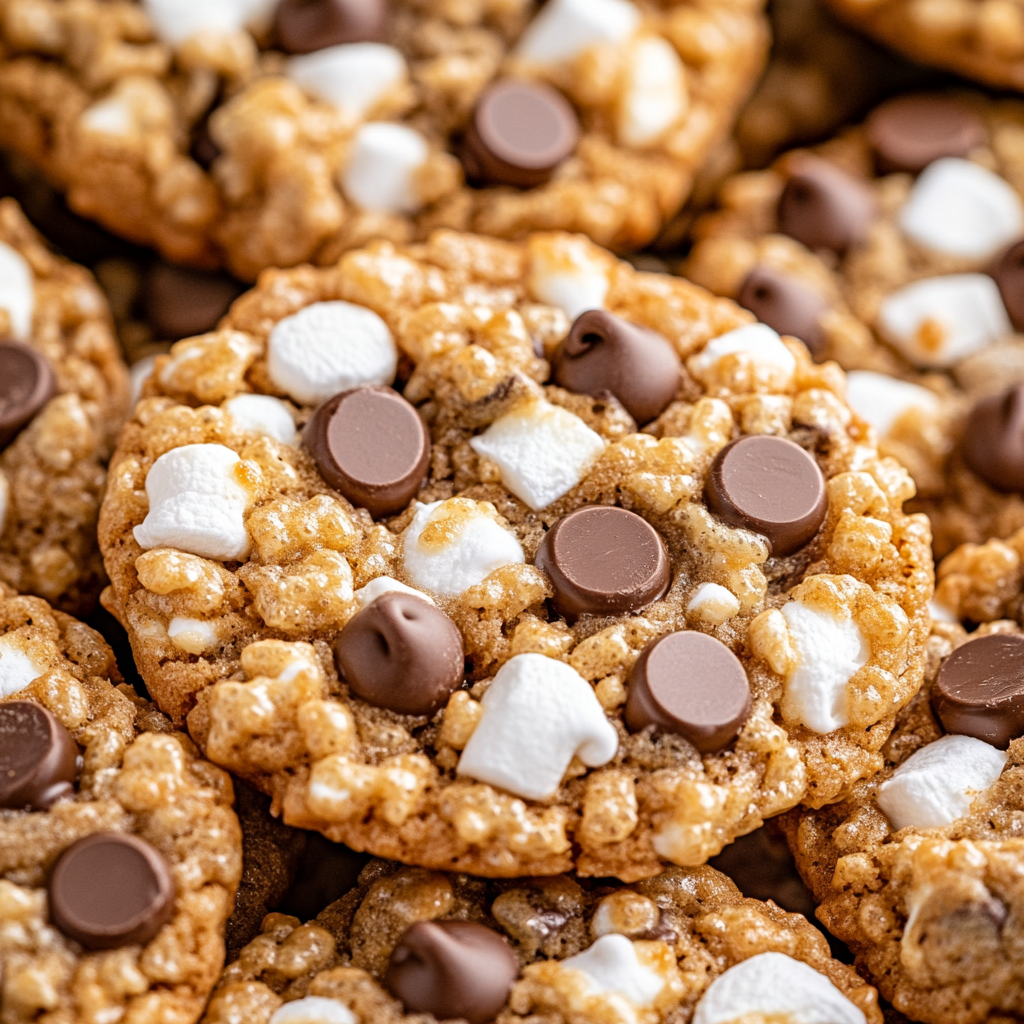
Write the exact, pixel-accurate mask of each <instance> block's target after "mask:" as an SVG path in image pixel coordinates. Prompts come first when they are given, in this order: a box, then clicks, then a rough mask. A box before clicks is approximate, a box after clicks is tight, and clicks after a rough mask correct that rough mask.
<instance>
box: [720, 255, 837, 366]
mask: <svg viewBox="0 0 1024 1024" xmlns="http://www.w3.org/2000/svg"><path fill="white" fill-rule="evenodd" d="M736 301H737V302H738V303H739V304H740V305H741V306H742V307H743V308H744V309H749V310H750V312H751V313H753V314H754V316H756V317H757V319H758V320H760V321H761V323H763V324H767V325H768V326H769V327H770V328H772V330H774V331H778V333H779V334H789V335H792V336H793V337H794V338H799V339H800V340H801V341H802V342H803V343H804V344H805V345H806V346H807V347H808V349H810V352H811V355H812V356H814V358H815V359H817V358H818V357H819V356H821V354H822V352H823V350H824V348H825V333H824V331H822V329H821V323H820V320H821V314H822V313H824V312H825V311H826V310H827V309H828V303H827V302H826V301H825V299H824V298H823V297H822V296H821V295H819V294H818V293H817V292H816V291H813V290H812V289H811V288H808V287H807V286H806V285H805V284H803V283H802V282H800V281H798V280H797V279H796V278H795V277H791V276H790V275H789V274H780V273H779V272H778V271H777V270H772V269H771V268H769V267H754V269H753V270H752V271H751V272H750V273H749V274H747V276H746V279H745V280H744V282H743V286H742V287H741V288H740V294H739V296H738V298H737V299H736Z"/></svg>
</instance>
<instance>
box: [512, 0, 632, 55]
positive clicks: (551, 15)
mask: <svg viewBox="0 0 1024 1024" xmlns="http://www.w3.org/2000/svg"><path fill="white" fill-rule="evenodd" d="M639 24H640V11H639V10H638V9H637V8H636V7H635V6H634V5H633V4H631V3H628V2H627V0H551V2H550V3H548V4H546V5H545V6H544V7H542V8H541V9H540V11H539V13H538V14H537V16H536V17H535V18H534V19H533V21H531V22H530V24H529V25H528V26H527V27H526V31H525V32H524V33H523V34H522V36H521V37H520V39H519V44H518V46H517V47H516V50H515V52H516V56H518V57H520V58H522V59H523V60H525V61H529V62H530V63H531V64H566V63H568V62H570V61H572V60H575V59H576V57H578V56H579V55H580V54H581V53H584V52H585V51H586V50H589V49H590V48H591V47H593V46H600V45H602V44H609V43H611V44H615V43H621V42H623V41H625V40H626V39H628V38H629V37H630V36H631V35H632V34H633V33H634V32H635V31H636V29H637V26H638V25H639Z"/></svg>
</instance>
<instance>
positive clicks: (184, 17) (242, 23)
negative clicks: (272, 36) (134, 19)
mask: <svg viewBox="0 0 1024 1024" xmlns="http://www.w3.org/2000/svg"><path fill="white" fill-rule="evenodd" d="M142 6H143V7H144V8H145V9H146V13H147V14H148V15H149V18H150V21H152V22H153V28H154V29H155V30H156V34H157V35H158V36H159V37H160V38H161V39H162V40H163V41H164V42H165V43H168V44H169V45H171V46H177V45H179V44H180V43H183V42H185V40H186V39H190V38H191V37H192V36H195V35H198V34H199V33H200V32H237V31H238V30H239V29H243V28H246V27H248V26H256V25H259V24H261V23H263V22H264V21H265V20H266V19H267V17H268V16H269V14H270V12H271V11H272V10H273V9H274V7H275V6H276V0H143V3H142Z"/></svg>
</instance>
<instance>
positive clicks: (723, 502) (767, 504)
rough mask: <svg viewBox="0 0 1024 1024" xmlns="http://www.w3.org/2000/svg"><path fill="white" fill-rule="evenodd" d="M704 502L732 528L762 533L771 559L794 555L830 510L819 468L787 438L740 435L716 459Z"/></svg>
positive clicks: (811, 535)
mask: <svg viewBox="0 0 1024 1024" xmlns="http://www.w3.org/2000/svg"><path fill="white" fill-rule="evenodd" d="M705 498H706V499H707V503H708V506H709V507H710V508H711V510H712V511H713V512H715V513H716V514H717V515H718V516H720V517H721V518H722V519H724V520H725V521H726V522H727V523H728V524H729V525H730V526H740V527H743V528H744V529H746V530H753V531H754V532H755V533H760V534H763V535H764V536H765V537H767V538H768V542H769V543H770V544H771V546H772V555H774V556H776V557H779V556H783V555H791V554H793V552H794V551H798V550H799V549H800V548H802V547H803V546H804V545H805V544H806V543H807V542H808V541H809V540H810V539H811V538H812V537H813V536H814V535H815V534H816V533H817V532H818V527H820V526H821V524H822V523H823V522H824V520H825V514H826V513H827V512H828V490H827V488H826V486H825V478H824V476H822V473H821V470H820V469H819V468H818V464H817V463H816V462H815V461H814V459H812V458H811V456H810V455H808V454H807V452H805V451H804V450H803V448H801V447H800V446H799V445H796V444H794V443H793V442H792V441H789V440H787V439H786V438H784V437H772V436H769V435H758V436H755V437H741V438H740V439H739V440H738V441H733V442H732V443H731V444H727V445H726V446H725V447H724V448H723V449H722V450H721V451H720V452H719V453H718V455H716V456H715V461H714V462H713V463H712V464H711V472H710V473H709V474H708V481H707V486H706V488H705Z"/></svg>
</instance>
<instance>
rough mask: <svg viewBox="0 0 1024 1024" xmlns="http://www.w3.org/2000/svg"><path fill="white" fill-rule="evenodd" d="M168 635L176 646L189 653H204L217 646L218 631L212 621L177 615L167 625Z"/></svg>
mask: <svg viewBox="0 0 1024 1024" xmlns="http://www.w3.org/2000/svg"><path fill="white" fill-rule="evenodd" d="M167 635H168V636H169V637H170V638H171V641H172V642H173V643H174V646H175V647H179V648H181V650H183V651H186V652H188V653H189V654H204V653H205V652H206V651H208V650H210V648H211V647H216V646H217V641H218V637H217V631H216V630H215V629H214V628H213V625H212V623H209V622H203V621H202V620H201V619H188V618H184V617H183V616H180V615H176V616H175V617H174V618H173V619H171V621H170V623H169V624H168V626H167Z"/></svg>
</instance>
